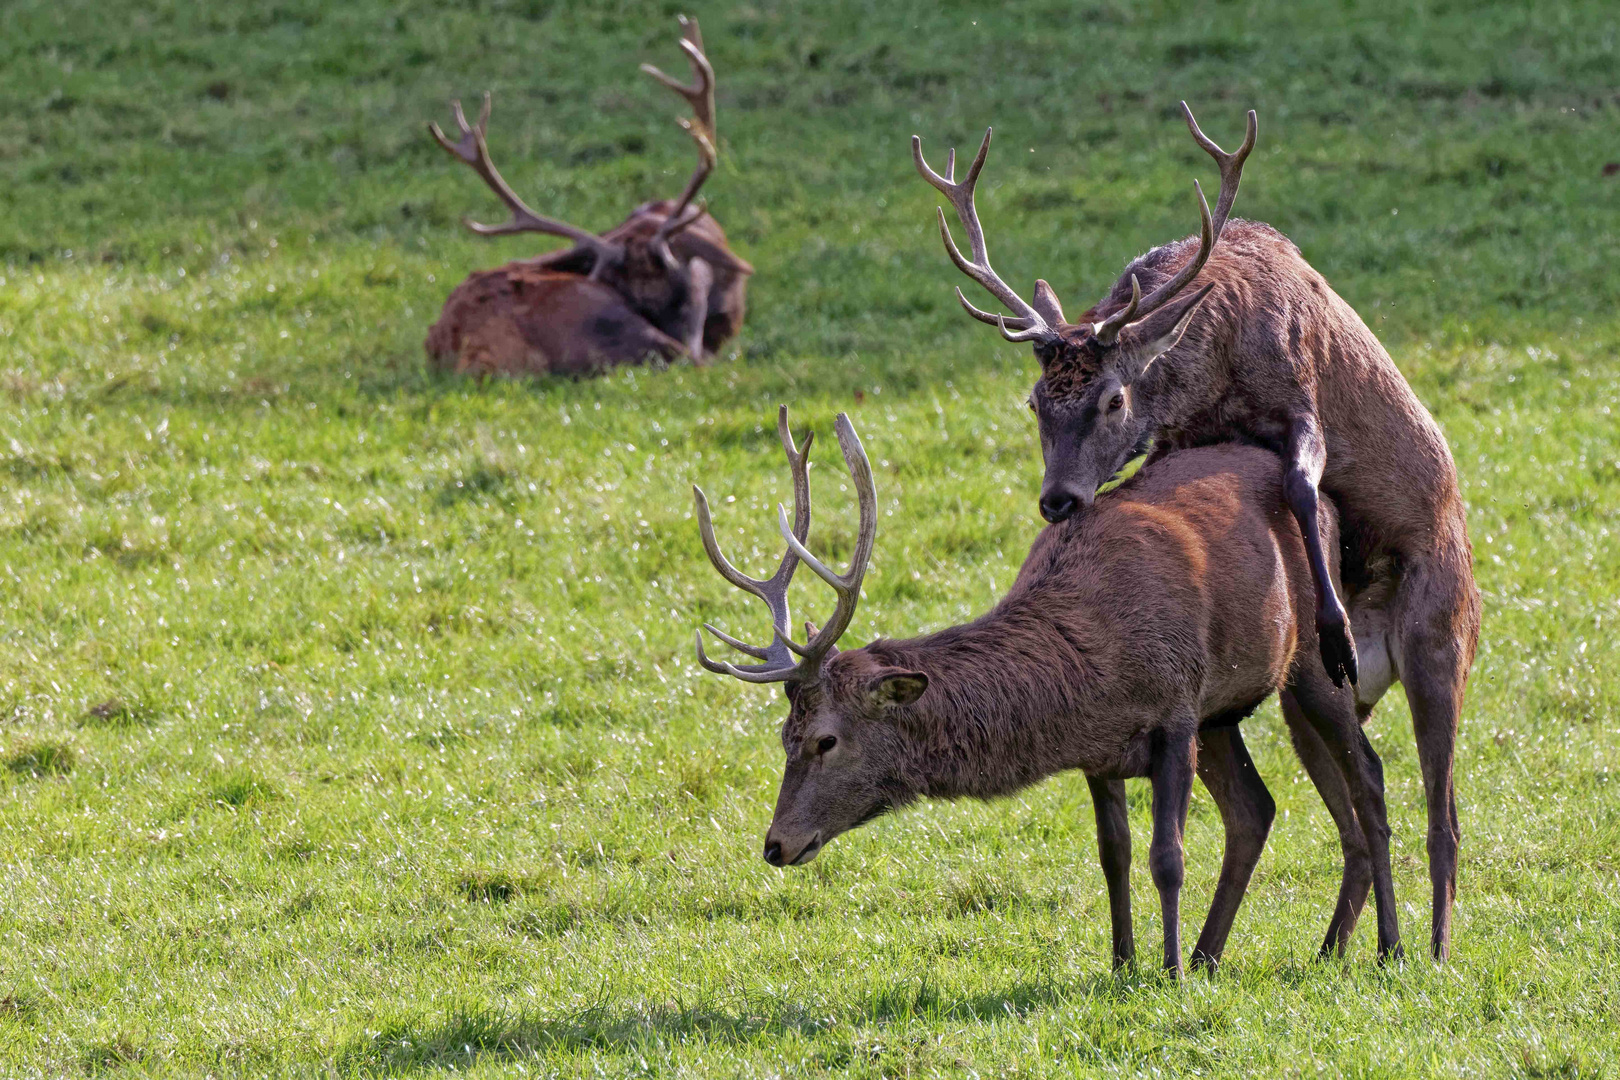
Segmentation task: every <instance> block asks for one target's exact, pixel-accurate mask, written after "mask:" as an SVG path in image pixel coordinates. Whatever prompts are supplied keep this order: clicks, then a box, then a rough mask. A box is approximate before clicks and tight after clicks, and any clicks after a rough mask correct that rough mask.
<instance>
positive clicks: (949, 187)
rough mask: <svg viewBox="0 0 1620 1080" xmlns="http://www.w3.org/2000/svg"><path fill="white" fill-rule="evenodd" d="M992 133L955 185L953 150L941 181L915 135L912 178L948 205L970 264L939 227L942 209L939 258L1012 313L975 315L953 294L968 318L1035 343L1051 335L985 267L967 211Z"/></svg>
mask: <svg viewBox="0 0 1620 1080" xmlns="http://www.w3.org/2000/svg"><path fill="white" fill-rule="evenodd" d="M993 130H994V129H992V128H986V129H985V131H984V142H982V143H980V144H979V153H978V154H977V155H976V156H975V157H974V159H973V164H972V165H970V166H968V171H967V176H966V177H964V178H963V180H962V182H961V183H957V182H956V150H955V148H954V147H953V148H952V149H951V151H950V153H949V155H948V156H947V157H946V159H945V175H944V176H941V175H939V173H937V172H935V171H934V170H933V169H931V168H929V166H928V162H927V161H925V160H923V152H922V138H921V136H918V135H913V136H912V137H911V159H912V161H913V162H914V163H915V164H916V166H917V172H918V173H920V174H921V175H922V178H923V179H924V180H927V181H928V182H929V183H930V184H932V185H934V187H936V188H937V189H939V192H940V194H942V195H944V196H945V197H946V198H947V199H949V200H950V202H951V205H952V206H953V207H955V208H956V217H957V220H958V221H960V222H961V223H962V228H963V229H964V230H965V231H966V232H967V236H968V247H969V248H970V249H971V250H972V252H973V259H972V260H971V261H969V260H968V259H965V258H963V257H962V252H961V251H960V250H959V249H958V248H957V246H956V241H955V240H954V239H952V238H951V230H950V226H949V225H947V224H946V223H945V208H944V207H940V208H939V236H940V239H941V240H943V241H944V243H945V253H946V254H947V255H949V256H950V257H951V261H952V262H954V263H955V264H956V268H957V269H958V270H960V271H962V273H964V274H966V275H967V276H968V277H970V278H972V279H973V280H974V281H977V282H978V283H979V284H980V285H982V286H984V288H985V290H986V291H987V292H989V293H990V295H991V296H994V297H995V298H996V299H997V300H1000V301H1001V302H1002V303H1003V304H1006V305H1007V306H1008V307H1010V308H1012V309H1013V312H1014V317H1013V318H1011V319H1009V318H1007V317H1006V316H1005V315H992V314H990V312H988V311H981V310H980V309H978V308H976V307H974V306H973V305H972V304H971V303H969V302H968V298H967V297H965V296H963V295H962V290H961V289H960V288H958V289H957V290H956V299H957V300H959V301H960V302H961V304H962V307H963V308H964V309H966V311H967V313H968V314H969V315H972V316H973V317H974V318H975V319H978V320H979V321H980V322H986V323H989V324H990V325H991V326H998V327H1000V328H1001V336H1002V337H1004V338H1006V339H1007V340H1008V341H1040V340H1047V339H1050V338H1052V337H1055V336H1056V335H1057V331H1056V329H1055V328H1054V327H1052V326H1050V325H1049V324H1048V323H1047V321H1046V320H1045V319H1044V318H1042V317H1041V314H1040V312H1038V311H1036V310H1035V309H1034V308H1033V307H1031V306H1030V305H1029V304H1027V303H1025V302H1024V300H1023V298H1022V297H1020V296H1019V295H1018V294H1017V293H1016V292H1014V291H1013V290H1012V287H1011V286H1009V285H1008V284H1007V283H1006V282H1004V281H1002V280H1001V276H1000V275H999V274H997V273H996V272H995V270H994V269H993V268H992V267H991V266H990V255H989V252H988V251H987V250H986V249H985V244H984V229H983V228H982V227H981V226H980V225H979V212H978V210H977V209H975V208H974V205H973V188H974V185H975V184H977V183H978V181H979V170H981V169H983V168H984V159H985V156H986V155H987V154H989V152H990V134H991V132H992V131H993Z"/></svg>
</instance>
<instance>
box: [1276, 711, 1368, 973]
mask: <svg viewBox="0 0 1620 1080" xmlns="http://www.w3.org/2000/svg"><path fill="white" fill-rule="evenodd" d="M1282 712H1283V719H1284V720H1286V721H1287V722H1288V734H1289V736H1290V738H1291V739H1292V740H1293V743H1294V752H1295V753H1296V754H1298V755H1299V760H1300V764H1302V765H1304V766H1305V772H1306V774H1307V775H1308V776H1309V777H1310V778H1311V783H1312V784H1314V785H1315V786H1316V791H1317V794H1319V795H1321V796H1322V801H1323V802H1324V803H1326V804H1327V809H1328V813H1329V814H1331V815H1332V816H1333V824H1334V825H1335V826H1336V827H1337V828H1338V830H1339V849H1340V850H1341V851H1342V852H1343V853H1344V873H1343V875H1342V877H1341V878H1340V880H1339V899H1338V902H1337V903H1336V904H1335V905H1334V907H1333V918H1332V919H1330V920H1329V921H1328V928H1327V935H1326V936H1325V937H1324V938H1323V939H1322V948H1321V950H1320V952H1319V953H1318V955H1319V956H1321V957H1323V958H1324V959H1325V958H1327V957H1329V956H1343V955H1344V950H1345V947H1346V946H1348V945H1349V943H1350V935H1351V934H1352V933H1354V932H1355V929H1356V920H1357V919H1359V918H1361V909H1362V908H1363V907H1365V906H1366V903H1367V893H1368V892H1369V891H1370V890H1371V889H1372V881H1373V868H1372V852H1371V850H1370V849H1369V848H1368V847H1367V837H1366V836H1365V834H1363V832H1362V828H1361V822H1360V820H1358V819H1357V817H1356V810H1355V805H1354V802H1353V800H1352V799H1351V797H1350V785H1349V784H1347V783H1346V782H1345V779H1344V772H1343V771H1342V770H1341V769H1340V768H1339V763H1338V762H1337V761H1335V760H1334V758H1333V754H1332V752H1331V751H1330V750H1329V749H1328V745H1327V743H1325V742H1324V741H1323V740H1322V736H1321V735H1319V734H1317V732H1316V728H1315V727H1314V726H1312V724H1311V722H1310V721H1309V720H1307V719H1306V717H1305V714H1304V712H1303V711H1302V710H1301V709H1300V707H1299V702H1298V700H1296V699H1295V698H1294V697H1293V696H1291V695H1285V696H1284V697H1283V699H1282Z"/></svg>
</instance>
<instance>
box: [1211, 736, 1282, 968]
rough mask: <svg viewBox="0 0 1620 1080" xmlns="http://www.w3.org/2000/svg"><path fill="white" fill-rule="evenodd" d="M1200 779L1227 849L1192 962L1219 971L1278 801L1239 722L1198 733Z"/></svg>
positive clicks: (1274, 815) (1269, 830)
mask: <svg viewBox="0 0 1620 1080" xmlns="http://www.w3.org/2000/svg"><path fill="white" fill-rule="evenodd" d="M1198 778H1199V779H1200V780H1202V781H1203V782H1204V787H1206V788H1207V789H1209V793H1210V796H1211V797H1212V798H1213V799H1214V800H1215V805H1216V807H1217V808H1219V810H1220V812H1221V825H1222V826H1223V827H1224V828H1225V831H1226V848H1225V852H1224V854H1223V855H1222V857H1221V876H1220V880H1219V881H1218V882H1217V883H1216V885H1215V899H1214V900H1213V901H1212V902H1211V903H1210V905H1209V916H1208V918H1206V919H1205V920H1204V929H1203V931H1202V932H1201V933H1200V934H1199V935H1198V944H1196V945H1194V946H1193V953H1192V966H1193V967H1194V968H1204V969H1206V970H1209V971H1214V970H1215V966H1216V965H1217V964H1218V963H1219V962H1220V959H1221V953H1222V952H1223V951H1225V949H1226V938H1227V935H1228V934H1230V933H1231V931H1232V922H1233V920H1234V919H1236V918H1237V911H1238V905H1240V904H1241V903H1243V894H1244V892H1245V891H1247V889H1248V887H1249V879H1250V878H1251V877H1252V876H1254V868H1255V866H1257V865H1258V864H1259V862H1260V854H1261V852H1263V851H1264V850H1265V847H1266V837H1267V836H1269V835H1270V833H1271V822H1272V819H1273V818H1275V817H1276V816H1277V804H1276V802H1275V801H1273V799H1272V798H1271V792H1270V791H1267V790H1266V785H1265V782H1264V781H1263V780H1261V779H1260V773H1259V772H1257V771H1256V770H1255V767H1254V760H1253V759H1252V758H1250V757H1249V750H1248V747H1246V746H1244V745H1243V736H1242V734H1241V733H1240V731H1239V729H1238V727H1237V726H1236V725H1235V724H1234V725H1232V726H1230V727H1217V728H1206V729H1205V730H1203V731H1201V732H1199V734H1198Z"/></svg>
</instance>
